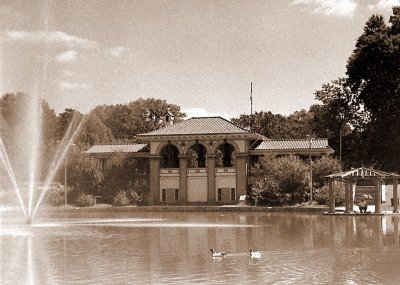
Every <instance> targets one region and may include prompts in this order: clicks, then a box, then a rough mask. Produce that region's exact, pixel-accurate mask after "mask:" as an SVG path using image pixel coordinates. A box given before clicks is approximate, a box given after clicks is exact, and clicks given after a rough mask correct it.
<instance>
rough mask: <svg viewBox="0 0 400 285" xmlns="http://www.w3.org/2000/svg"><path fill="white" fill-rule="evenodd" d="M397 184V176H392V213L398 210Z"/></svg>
mask: <svg viewBox="0 0 400 285" xmlns="http://www.w3.org/2000/svg"><path fill="white" fill-rule="evenodd" d="M398 184H399V180H398V178H393V213H398V212H399V203H398V199H399V198H398V196H397V185H398Z"/></svg>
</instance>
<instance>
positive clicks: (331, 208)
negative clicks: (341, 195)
mask: <svg viewBox="0 0 400 285" xmlns="http://www.w3.org/2000/svg"><path fill="white" fill-rule="evenodd" d="M333 181H334V180H333V179H329V181H328V184H329V213H334V212H335V190H334V189H333Z"/></svg>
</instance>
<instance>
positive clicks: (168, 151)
mask: <svg viewBox="0 0 400 285" xmlns="http://www.w3.org/2000/svg"><path fill="white" fill-rule="evenodd" d="M178 154H179V151H178V149H177V148H176V146H174V145H172V144H169V145H166V146H165V147H164V148H163V149H162V150H161V153H160V156H161V165H160V166H161V168H179V157H178Z"/></svg>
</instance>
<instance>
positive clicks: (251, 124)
mask: <svg viewBox="0 0 400 285" xmlns="http://www.w3.org/2000/svg"><path fill="white" fill-rule="evenodd" d="M252 128H253V82H250V131H252Z"/></svg>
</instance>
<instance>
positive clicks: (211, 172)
mask: <svg viewBox="0 0 400 285" xmlns="http://www.w3.org/2000/svg"><path fill="white" fill-rule="evenodd" d="M216 200H217V199H216V196H215V155H214V154H210V155H207V204H208V205H215V204H216V203H217V201H216Z"/></svg>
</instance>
